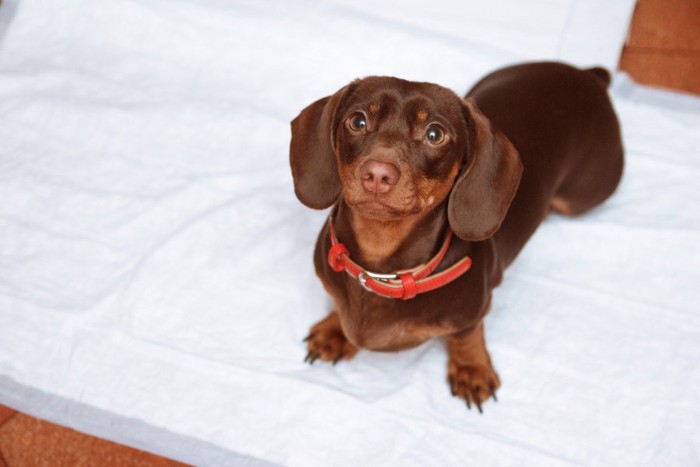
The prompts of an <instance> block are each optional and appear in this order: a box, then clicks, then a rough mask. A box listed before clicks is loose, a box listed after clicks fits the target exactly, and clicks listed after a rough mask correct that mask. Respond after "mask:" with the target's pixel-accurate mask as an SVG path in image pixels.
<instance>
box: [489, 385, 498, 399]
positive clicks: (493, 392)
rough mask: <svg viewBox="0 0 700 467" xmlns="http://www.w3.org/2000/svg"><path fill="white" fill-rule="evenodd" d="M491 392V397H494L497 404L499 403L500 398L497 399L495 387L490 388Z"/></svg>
mask: <svg viewBox="0 0 700 467" xmlns="http://www.w3.org/2000/svg"><path fill="white" fill-rule="evenodd" d="M489 391H490V392H491V397H493V400H494V401H495V402H498V397H496V390H495V389H494V388H493V386H491V387H490V388H489Z"/></svg>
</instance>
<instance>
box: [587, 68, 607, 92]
mask: <svg viewBox="0 0 700 467" xmlns="http://www.w3.org/2000/svg"><path fill="white" fill-rule="evenodd" d="M584 71H585V72H586V73H590V74H592V75H595V76H596V78H598V79H599V80H600V81H601V82H602V83H603V84H604V85H605V87H606V88H607V87H608V86H610V72H609V71H608V70H606V69H605V68H602V67H599V66H597V67H593V68H588V69H587V70H584Z"/></svg>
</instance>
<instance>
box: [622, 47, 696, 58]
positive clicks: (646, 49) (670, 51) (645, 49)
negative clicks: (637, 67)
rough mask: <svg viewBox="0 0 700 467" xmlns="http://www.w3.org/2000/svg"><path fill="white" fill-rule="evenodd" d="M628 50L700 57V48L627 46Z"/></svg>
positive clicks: (626, 49)
mask: <svg viewBox="0 0 700 467" xmlns="http://www.w3.org/2000/svg"><path fill="white" fill-rule="evenodd" d="M625 51H626V52H633V53H635V52H636V53H646V54H652V55H669V56H681V57H697V58H699V59H700V50H698V49H665V48H660V47H639V46H630V45H628V46H625Z"/></svg>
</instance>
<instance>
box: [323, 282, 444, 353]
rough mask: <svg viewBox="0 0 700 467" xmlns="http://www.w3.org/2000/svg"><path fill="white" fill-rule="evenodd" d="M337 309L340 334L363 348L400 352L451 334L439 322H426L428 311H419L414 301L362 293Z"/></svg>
mask: <svg viewBox="0 0 700 467" xmlns="http://www.w3.org/2000/svg"><path fill="white" fill-rule="evenodd" d="M339 308H340V309H338V310H337V311H338V314H339V316H340V321H341V324H342V327H343V332H344V333H345V335H346V336H347V337H348V339H349V340H350V342H352V343H353V344H355V345H356V346H358V347H362V348H365V349H370V350H379V351H396V350H403V349H407V348H411V347H415V346H417V345H419V344H421V343H423V342H425V341H426V340H427V339H430V338H431V337H436V336H440V335H444V334H447V333H449V332H451V331H452V329H450V327H449V326H445V325H443V324H441V323H439V322H438V321H433V320H426V316H427V313H426V312H429V311H431V310H421V309H419V306H418V303H415V302H412V303H411V302H409V303H407V302H403V301H399V300H392V299H386V298H383V297H378V296H374V295H370V294H369V293H367V294H365V293H362V294H357V295H355V296H354V299H353V298H352V297H351V298H350V300H349V301H348V302H347V303H346V306H344V307H339ZM430 314H431V315H432V313H430ZM438 314H439V313H438Z"/></svg>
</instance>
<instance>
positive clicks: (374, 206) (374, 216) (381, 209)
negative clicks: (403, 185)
mask: <svg viewBox="0 0 700 467" xmlns="http://www.w3.org/2000/svg"><path fill="white" fill-rule="evenodd" d="M346 202H347V204H348V205H349V206H350V207H351V208H352V209H353V210H354V211H355V212H356V213H357V214H358V215H360V216H361V217H363V218H365V219H369V220H376V221H385V222H386V221H397V220H401V219H404V218H406V217H410V216H413V215H415V214H418V213H419V212H420V209H419V208H413V207H403V206H393V205H391V204H389V203H386V202H383V201H380V200H376V199H371V200H359V201H354V202H353V201H349V200H346Z"/></svg>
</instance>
